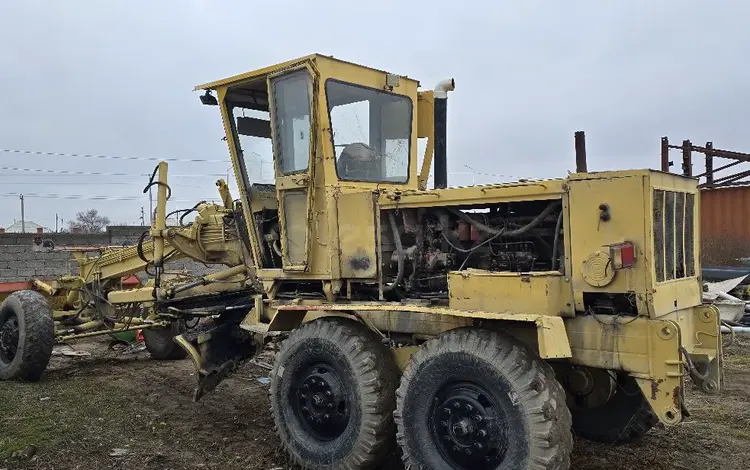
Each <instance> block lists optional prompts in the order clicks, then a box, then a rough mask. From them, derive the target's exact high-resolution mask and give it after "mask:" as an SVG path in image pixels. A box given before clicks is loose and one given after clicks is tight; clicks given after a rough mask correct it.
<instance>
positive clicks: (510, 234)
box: [380, 199, 564, 299]
mask: <svg viewBox="0 0 750 470" xmlns="http://www.w3.org/2000/svg"><path fill="white" fill-rule="evenodd" d="M380 219H381V240H382V242H381V246H382V251H381V253H382V263H381V268H382V270H383V271H382V272H383V280H384V284H385V286H384V292H386V293H389V294H390V295H392V296H395V297H397V298H404V297H412V298H413V297H418V298H419V297H422V298H432V299H435V298H447V296H448V293H447V287H448V286H447V273H448V271H454V270H456V271H460V270H465V269H469V268H474V269H482V270H487V271H496V272H518V273H523V272H532V271H562V270H563V269H564V263H563V262H562V260H563V259H564V240H563V230H562V228H563V227H562V222H563V211H562V201H561V200H559V199H554V200H537V201H522V202H509V203H496V204H483V205H474V206H460V207H458V206H457V207H428V208H416V209H411V208H410V209H399V210H390V211H383V212H382V213H381V217H380Z"/></svg>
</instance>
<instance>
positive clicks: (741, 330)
mask: <svg viewBox="0 0 750 470" xmlns="http://www.w3.org/2000/svg"><path fill="white" fill-rule="evenodd" d="M721 332H722V333H731V332H734V333H735V334H739V335H742V334H744V335H748V334H750V326H732V327H728V326H724V325H722V326H721Z"/></svg>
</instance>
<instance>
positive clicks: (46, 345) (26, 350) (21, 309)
mask: <svg viewBox="0 0 750 470" xmlns="http://www.w3.org/2000/svg"><path fill="white" fill-rule="evenodd" d="M11 331H14V334H13V335H12V334H11ZM3 333H4V334H5V336H4V339H0V343H2V345H4V346H6V348H3V347H0V379H2V380H6V379H22V380H27V381H30V382H37V381H39V380H40V379H41V378H42V374H43V373H44V370H45V369H46V368H47V364H49V359H50V357H51V356H52V347H53V346H54V344H55V322H54V321H53V320H52V309H51V308H50V306H49V304H48V303H47V299H45V298H44V296H43V295H42V294H40V293H38V292H34V291H29V290H24V291H18V292H14V293H12V294H10V295H9V296H8V298H6V299H5V300H4V301H3V303H2V304H1V305H0V335H3ZM11 336H13V337H14V339H13V341H12V344H13V346H14V347H12V348H7V346H9V345H10V344H11ZM12 349H14V350H15V351H14V352H12V353H11V350H12ZM4 351H5V352H4Z"/></svg>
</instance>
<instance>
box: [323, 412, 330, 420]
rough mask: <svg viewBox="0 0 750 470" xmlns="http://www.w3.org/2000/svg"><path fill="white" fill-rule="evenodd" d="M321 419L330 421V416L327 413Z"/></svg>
mask: <svg viewBox="0 0 750 470" xmlns="http://www.w3.org/2000/svg"><path fill="white" fill-rule="evenodd" d="M323 419H325V420H328V419H331V415H329V414H328V413H326V414H324V415H323Z"/></svg>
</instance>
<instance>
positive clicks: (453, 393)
mask: <svg viewBox="0 0 750 470" xmlns="http://www.w3.org/2000/svg"><path fill="white" fill-rule="evenodd" d="M395 416H396V425H397V426H398V434H397V436H398V443H399V445H400V446H401V450H402V452H403V460H404V464H405V466H406V468H414V469H417V468H418V469H461V470H463V469H466V470H469V469H471V470H482V469H513V470H521V469H531V468H534V469H567V468H568V467H569V466H570V452H571V449H572V447H573V438H572V435H571V431H570V426H571V417H570V412H569V410H568V407H567V405H566V403H565V391H564V390H563V387H562V385H560V383H559V382H558V381H557V379H556V378H555V374H554V372H553V371H552V369H551V368H550V367H549V365H548V364H547V363H545V362H544V361H542V360H541V359H539V358H538V357H537V356H536V355H535V353H534V352H533V351H531V350H529V349H528V348H527V347H526V346H524V345H523V344H522V343H520V342H518V341H517V340H516V339H514V338H512V337H509V336H506V335H504V334H501V333H497V332H493V331H489V330H484V329H479V328H460V329H456V330H452V331H450V332H448V333H445V334H444V335H442V336H440V337H438V338H436V339H433V340H430V341H428V342H427V343H425V344H424V345H423V346H422V347H421V348H420V349H419V351H417V352H416V353H415V354H414V356H412V359H411V361H410V362H409V364H408V365H407V367H406V370H405V371H404V373H403V375H402V378H401V386H400V387H399V388H398V391H397V392H396V413H395Z"/></svg>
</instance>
